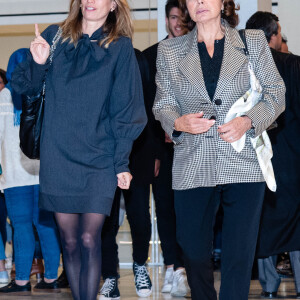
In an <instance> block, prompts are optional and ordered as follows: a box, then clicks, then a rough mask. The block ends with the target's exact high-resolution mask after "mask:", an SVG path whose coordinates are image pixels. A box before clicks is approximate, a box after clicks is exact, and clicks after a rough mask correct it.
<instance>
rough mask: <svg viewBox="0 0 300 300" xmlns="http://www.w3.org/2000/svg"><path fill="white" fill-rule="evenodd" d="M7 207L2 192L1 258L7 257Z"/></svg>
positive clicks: (0, 223)
mask: <svg viewBox="0 0 300 300" xmlns="http://www.w3.org/2000/svg"><path fill="white" fill-rule="evenodd" d="M5 243H6V207H5V201H4V195H3V194H2V193H0V260H3V259H5Z"/></svg>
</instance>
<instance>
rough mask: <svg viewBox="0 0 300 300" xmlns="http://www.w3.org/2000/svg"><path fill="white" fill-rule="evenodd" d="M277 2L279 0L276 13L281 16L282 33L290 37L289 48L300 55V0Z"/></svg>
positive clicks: (280, 0) (281, 0)
mask: <svg viewBox="0 0 300 300" xmlns="http://www.w3.org/2000/svg"><path fill="white" fill-rule="evenodd" d="M276 2H278V7H276V14H277V15H278V17H279V23H280V25H281V30H282V33H284V34H285V35H286V37H287V39H288V46H289V50H290V51H291V52H293V53H294V54H297V55H300V34H299V28H300V18H299V12H300V0H277V1H276ZM274 13H275V11H274Z"/></svg>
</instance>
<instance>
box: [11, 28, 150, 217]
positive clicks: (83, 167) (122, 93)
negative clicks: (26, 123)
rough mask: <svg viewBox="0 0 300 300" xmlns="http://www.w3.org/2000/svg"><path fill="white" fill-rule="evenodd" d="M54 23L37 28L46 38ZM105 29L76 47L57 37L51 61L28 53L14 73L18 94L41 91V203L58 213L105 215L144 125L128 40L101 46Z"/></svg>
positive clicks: (52, 32) (49, 37)
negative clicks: (43, 89)
mask: <svg viewBox="0 0 300 300" xmlns="http://www.w3.org/2000/svg"><path fill="white" fill-rule="evenodd" d="M57 30H58V26H56V25H52V26H50V27H48V28H47V29H46V30H45V31H44V32H43V34H42V36H43V37H44V38H45V39H46V40H47V42H48V43H49V44H51V43H52V40H53V37H54V36H55V34H56V32H57ZM102 39H103V33H102V28H99V29H98V30H97V31H95V32H94V33H93V35H92V36H91V37H89V36H88V35H86V34H84V35H83V36H82V38H81V39H80V40H79V41H78V44H77V46H76V47H74V44H72V43H69V42H68V41H66V42H63V43H59V44H58V46H57V48H56V50H55V53H54V57H53V63H52V65H51V66H50V67H49V64H45V65H39V64H36V63H35V62H34V61H33V59H32V57H31V55H30V57H29V58H28V60H27V61H26V62H25V63H23V64H21V65H19V67H18V68H17V69H16V71H15V72H14V74H13V79H12V86H13V88H14V89H15V90H16V91H17V92H18V93H20V94H26V95H34V94H37V93H38V91H40V90H41V87H42V79H43V78H44V76H45V74H46V70H47V69H48V68H49V70H48V72H47V76H46V97H45V111H44V121H43V128H42V135H41V154H40V160H41V169H40V188H41V191H40V207H41V208H43V209H46V210H50V211H55V212H63V213H101V214H106V215H109V214H110V210H111V205H112V201H113V197H114V193H115V190H116V187H117V177H116V174H118V173H121V172H129V169H128V164H129V155H130V151H131V148H132V144H133V141H134V140H135V139H136V138H137V137H138V136H139V134H140V133H141V131H142V130H143V128H144V126H145V124H146V119H147V118H146V114H145V108H144V101H143V94H142V83H141V79H140V73H139V69H138V65H137V62H136V58H135V54H134V50H133V47H132V44H131V41H130V39H128V38H125V37H121V38H119V39H118V40H117V41H115V42H113V43H111V44H110V45H109V47H108V48H104V47H100V46H99V44H98V43H97V41H99V40H102Z"/></svg>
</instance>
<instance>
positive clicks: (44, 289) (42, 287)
mask: <svg viewBox="0 0 300 300" xmlns="http://www.w3.org/2000/svg"><path fill="white" fill-rule="evenodd" d="M33 290H34V291H35V292H41V293H60V289H59V287H58V283H57V280H54V281H53V282H51V283H47V282H46V281H45V280H44V278H43V279H42V280H41V282H39V283H37V284H36V285H35V287H34V288H33Z"/></svg>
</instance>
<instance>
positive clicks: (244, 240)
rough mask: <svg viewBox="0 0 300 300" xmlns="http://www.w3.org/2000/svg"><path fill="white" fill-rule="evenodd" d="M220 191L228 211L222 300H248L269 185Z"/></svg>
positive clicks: (224, 187)
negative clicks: (263, 206)
mask: <svg viewBox="0 0 300 300" xmlns="http://www.w3.org/2000/svg"><path fill="white" fill-rule="evenodd" d="M220 187H221V188H222V197H221V199H222V201H221V202H222V206H223V210H224V218H223V231H222V256H221V274H222V279H221V288H220V300H246V299H248V293H249V288H250V280H251V270H252V266H253V261H254V255H255V249H256V241H257V236H258V229H259V221H260V216H261V210H262V203H263V199H264V192H265V183H264V182H259V183H236V184H226V185H222V186H220Z"/></svg>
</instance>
